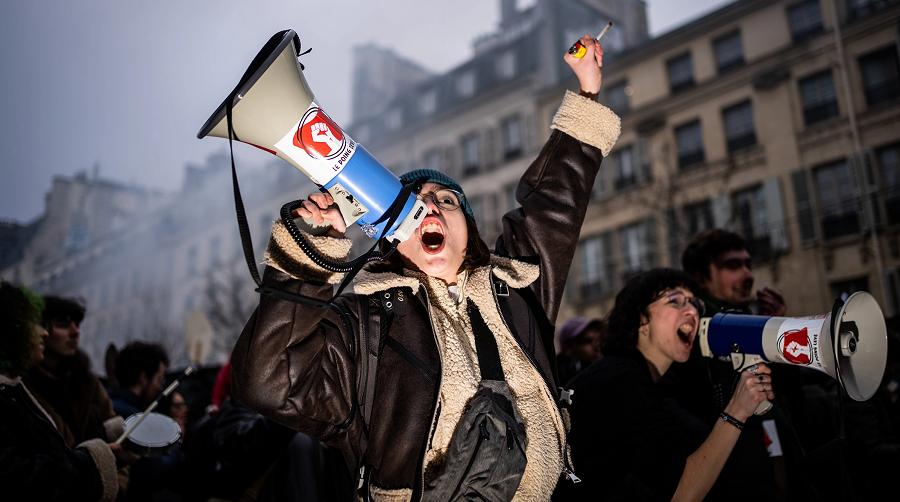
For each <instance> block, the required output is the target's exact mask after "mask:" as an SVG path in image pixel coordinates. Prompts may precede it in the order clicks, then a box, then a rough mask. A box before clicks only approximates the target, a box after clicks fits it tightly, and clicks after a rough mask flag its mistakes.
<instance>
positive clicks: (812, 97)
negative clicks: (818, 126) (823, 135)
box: [800, 70, 838, 125]
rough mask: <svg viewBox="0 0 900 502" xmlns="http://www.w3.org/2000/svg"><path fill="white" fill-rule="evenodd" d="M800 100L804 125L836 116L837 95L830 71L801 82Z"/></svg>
mask: <svg viewBox="0 0 900 502" xmlns="http://www.w3.org/2000/svg"><path fill="white" fill-rule="evenodd" d="M800 99H801V100H802V102H803V119H804V121H805V122H806V125H810V124H814V123H816V122H819V121H822V120H825V119H828V118H831V117H835V116H837V114H838V108H837V95H836V94H835V91H834V81H833V80H832V77H831V70H825V71H823V72H821V73H817V74H815V75H812V76H809V77H806V78H805V79H803V80H801V81H800Z"/></svg>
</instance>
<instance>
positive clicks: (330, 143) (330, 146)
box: [294, 107, 347, 159]
mask: <svg viewBox="0 0 900 502" xmlns="http://www.w3.org/2000/svg"><path fill="white" fill-rule="evenodd" d="M346 145H347V141H346V138H344V132H343V131H341V128H340V127H338V125H337V124H335V123H334V121H333V120H331V117H329V116H328V115H326V114H325V112H323V111H322V109H321V108H318V107H316V108H310V109H309V110H307V111H306V113H305V114H304V115H303V118H302V119H300V124H299V126H298V127H297V132H295V133H294V146H297V147H298V148H302V149H304V150H306V153H308V154H309V155H310V157H313V158H318V159H333V158H336V157H337V156H338V155H340V154H341V152H342V151H343V150H344V147H345V146H346Z"/></svg>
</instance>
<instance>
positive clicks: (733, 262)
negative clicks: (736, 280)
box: [716, 257, 753, 270]
mask: <svg viewBox="0 0 900 502" xmlns="http://www.w3.org/2000/svg"><path fill="white" fill-rule="evenodd" d="M716 266H718V267H719V268H727V269H728V270H740V269H741V268H742V267H747V270H753V260H752V259H751V258H749V257H748V258H729V259H727V260H722V261H718V262H716Z"/></svg>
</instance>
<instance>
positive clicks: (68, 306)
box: [43, 296, 87, 329]
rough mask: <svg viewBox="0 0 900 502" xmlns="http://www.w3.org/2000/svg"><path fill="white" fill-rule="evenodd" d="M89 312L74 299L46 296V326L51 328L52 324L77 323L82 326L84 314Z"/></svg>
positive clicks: (44, 316)
mask: <svg viewBox="0 0 900 502" xmlns="http://www.w3.org/2000/svg"><path fill="white" fill-rule="evenodd" d="M86 311H87V309H85V307H84V305H83V304H82V303H81V302H79V301H77V300H75V299H72V298H63V297H61V296H45V297H44V315H43V318H44V326H47V328H48V329H49V328H50V323H52V322H64V323H66V324H68V323H69V322H73V321H74V322H75V324H81V321H83V320H84V314H85V312H86Z"/></svg>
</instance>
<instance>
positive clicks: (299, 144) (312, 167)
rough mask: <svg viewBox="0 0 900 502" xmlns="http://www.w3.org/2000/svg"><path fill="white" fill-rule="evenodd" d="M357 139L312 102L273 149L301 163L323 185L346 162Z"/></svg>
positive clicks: (352, 152) (298, 163)
mask: <svg viewBox="0 0 900 502" xmlns="http://www.w3.org/2000/svg"><path fill="white" fill-rule="evenodd" d="M356 146H357V143H356V142H355V141H353V138H351V137H350V136H348V135H346V134H344V131H342V130H341V128H340V126H338V125H337V124H336V123H335V122H334V121H333V120H331V117H329V116H328V115H326V114H325V112H324V111H323V110H322V109H321V108H319V106H318V105H317V104H316V103H315V102H312V103H310V105H309V107H307V109H306V112H305V113H304V114H303V116H302V117H300V120H298V121H297V122H296V123H295V124H294V125H293V127H291V129H290V130H289V131H288V132H287V133H286V134H285V135H284V136H282V138H281V139H280V140H278V142H277V143H275V149H276V150H278V152H279V153H280V154H281V155H283V156H284V157H287V158H288V159H290V160H291V161H293V162H294V163H295V164H296V165H300V166H303V168H304V170H305V171H306V173H307V174H308V175H309V177H310V178H312V180H313V181H314V182H315V183H318V184H319V185H326V184H327V183H328V182H329V181H331V180H332V179H334V177H335V175H336V174H337V173H339V172H341V170H342V169H343V168H344V166H346V165H347V163H348V162H349V161H350V158H351V157H353V154H354V153H355V152H356Z"/></svg>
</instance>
